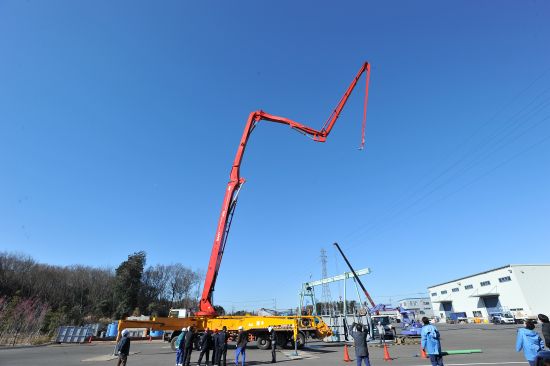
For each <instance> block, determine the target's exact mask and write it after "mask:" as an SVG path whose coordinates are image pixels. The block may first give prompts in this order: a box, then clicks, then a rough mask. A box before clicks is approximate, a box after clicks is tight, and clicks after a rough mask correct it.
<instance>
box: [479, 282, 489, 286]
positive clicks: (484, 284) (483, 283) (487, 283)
mask: <svg viewBox="0 0 550 366" xmlns="http://www.w3.org/2000/svg"><path fill="white" fill-rule="evenodd" d="M479 284H480V285H481V287H483V286H489V285H490V284H491V281H483V282H480V283H479Z"/></svg>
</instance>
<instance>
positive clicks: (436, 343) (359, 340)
mask: <svg viewBox="0 0 550 366" xmlns="http://www.w3.org/2000/svg"><path fill="white" fill-rule="evenodd" d="M422 323H423V324H424V325H423V326H422V332H421V347H422V349H423V350H424V352H426V354H427V355H428V357H429V358H430V362H431V364H432V365H433V366H443V356H442V354H441V342H440V335H439V331H438V330H437V328H436V327H435V326H434V325H432V324H430V320H429V319H428V318H426V317H423V318H422ZM380 325H381V324H380V323H378V324H377V328H378V327H379V326H380ZM378 332H379V334H380V335H381V338H380V339H381V342H382V337H383V334H384V328H383V326H382V327H379V328H378ZM350 333H351V336H352V337H353V343H354V346H355V357H356V359H357V366H361V365H362V364H363V363H364V364H365V366H370V360H369V347H368V345H367V342H368V340H369V338H370V335H369V329H368V328H364V327H363V326H362V325H361V324H357V323H353V324H352V326H351V332H350Z"/></svg>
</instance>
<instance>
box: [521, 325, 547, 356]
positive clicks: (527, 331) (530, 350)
mask: <svg viewBox="0 0 550 366" xmlns="http://www.w3.org/2000/svg"><path fill="white" fill-rule="evenodd" d="M521 350H523V355H524V356H525V359H526V360H527V362H529V366H535V365H536V360H537V353H539V351H542V350H544V341H543V340H542V338H541V337H540V336H539V334H538V333H537V332H535V323H533V322H532V321H530V320H528V321H526V322H525V328H520V329H518V336H517V338H516V352H520V351H521Z"/></svg>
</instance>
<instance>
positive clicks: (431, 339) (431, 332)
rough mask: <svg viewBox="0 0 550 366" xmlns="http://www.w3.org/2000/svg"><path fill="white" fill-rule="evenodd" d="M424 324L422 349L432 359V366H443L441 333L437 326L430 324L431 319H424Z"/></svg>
mask: <svg viewBox="0 0 550 366" xmlns="http://www.w3.org/2000/svg"><path fill="white" fill-rule="evenodd" d="M422 323H424V325H423V326H422V332H421V333H420V337H421V346H422V349H423V350H424V352H426V354H427V355H428V357H429V358H430V362H431V363H432V366H443V356H442V355H441V341H440V339H441V336H440V335H439V331H438V330H437V328H436V327H435V326H433V325H432V324H430V319H428V318H426V317H423V318H422Z"/></svg>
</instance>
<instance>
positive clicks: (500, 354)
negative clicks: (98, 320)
mask: <svg viewBox="0 0 550 366" xmlns="http://www.w3.org/2000/svg"><path fill="white" fill-rule="evenodd" d="M438 328H439V329H440V331H441V336H442V344H443V350H458V349H482V350H483V353H481V354H470V355H455V356H447V357H445V365H447V366H449V365H450V366H453V365H455V366H466V365H521V364H527V363H526V362H525V360H524V359H523V354H521V353H516V352H515V351H514V345H515V335H516V329H517V327H516V326H508V325H502V326H497V325H485V324H483V325H470V324H467V325H440V326H438ZM539 328H540V326H539V327H537V330H538V331H539V332H540V329H539ZM113 347H114V343H113V342H93V343H91V344H80V345H79V344H76V345H73V344H61V345H49V346H43V347H28V348H16V349H0V365H1V366H29V365H32V366H42V365H48V366H50V365H56V366H72V365H89V366H96V365H97V366H102V365H114V364H116V360H115V358H114V357H112V356H110V354H111V353H112V351H113ZM343 349H344V346H343V345H342V344H325V343H322V342H312V343H309V344H308V346H307V347H306V348H304V349H303V350H301V351H299V356H298V357H297V358H296V357H294V356H292V353H293V351H292V350H279V351H278V361H279V362H280V363H283V364H284V365H286V366H292V365H302V366H309V365H338V364H341V365H344V364H346V363H345V362H344V361H343ZM369 350H370V359H371V364H373V365H382V364H389V363H390V362H386V361H384V360H383V349H382V348H379V347H370V348H369ZM389 351H390V355H391V357H392V358H393V360H392V361H391V364H392V365H406V366H416V365H419V366H420V365H429V361H428V360H426V359H422V358H420V357H419V346H418V345H399V346H397V345H391V346H390V348H389ZM233 355H234V346H233V345H232V346H230V349H229V352H228V365H230V366H231V365H233V364H234V363H233ZM350 356H351V358H352V359H354V360H355V355H354V349H353V347H352V348H350ZM197 358H198V352H196V351H194V352H193V354H192V357H191V360H192V364H194V365H196V361H197ZM269 361H271V355H270V352H268V351H262V350H258V349H257V348H256V347H255V346H254V345H253V344H251V346H250V348H249V349H248V351H247V364H248V365H261V364H267V363H270V362H269ZM174 364H175V353H174V352H172V350H171V349H170V348H169V345H168V343H165V342H162V341H153V342H147V341H134V342H132V348H131V355H130V357H129V358H128V366H145V365H147V366H149V365H167V366H172V365H174ZM348 365H349V364H348Z"/></svg>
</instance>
